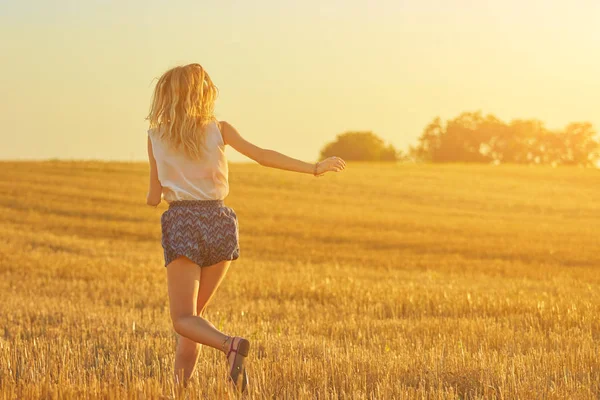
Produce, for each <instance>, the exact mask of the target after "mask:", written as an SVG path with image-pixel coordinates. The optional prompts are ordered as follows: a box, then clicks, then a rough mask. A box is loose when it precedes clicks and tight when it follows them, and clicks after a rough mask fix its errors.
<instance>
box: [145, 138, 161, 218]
mask: <svg viewBox="0 0 600 400" xmlns="http://www.w3.org/2000/svg"><path fill="white" fill-rule="evenodd" d="M148 161H149V162H150V182H149V188H148V195H147V196H146V204H148V205H149V206H154V207H156V206H157V205H159V204H160V201H161V197H162V185H161V184H160V181H159V180H158V169H157V168H156V160H155V159H154V153H153V152H152V141H151V140H150V136H148Z"/></svg>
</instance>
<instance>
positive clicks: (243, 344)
mask: <svg viewBox="0 0 600 400" xmlns="http://www.w3.org/2000/svg"><path fill="white" fill-rule="evenodd" d="M235 338H239V339H240V340H239V342H238V344H237V346H236V348H235V349H234V348H233V342H234V341H235ZM249 351H250V342H249V341H248V340H246V339H244V338H241V337H239V336H233V337H232V339H231V345H230V346H229V351H228V352H227V356H226V358H227V362H229V355H230V354H231V353H236V355H235V358H234V359H233V365H232V366H231V370H230V371H229V376H230V377H231V380H232V381H233V384H234V385H235V386H236V388H241V392H244V391H245V390H246V387H247V386H248V375H247V374H246V366H245V361H246V357H248V352H249ZM240 375H241V376H242V382H241V383H242V384H241V385H240V384H239V382H238V381H239V379H240Z"/></svg>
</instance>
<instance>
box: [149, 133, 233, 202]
mask: <svg viewBox="0 0 600 400" xmlns="http://www.w3.org/2000/svg"><path fill="white" fill-rule="evenodd" d="M148 135H149V137H150V140H151V141H152V150H153V153H154V158H155V159H156V166H157V170H158V179H159V181H160V183H161V186H162V188H163V189H162V193H163V198H164V200H165V201H166V202H168V203H170V202H171V201H175V200H222V199H224V198H225V197H227V195H228V194H229V182H228V173H229V171H228V166H227V158H226V157H225V142H224V141H223V136H222V134H221V131H220V130H219V127H218V125H217V123H216V122H215V121H213V122H211V123H209V124H208V125H206V127H205V128H204V137H205V139H206V140H205V146H203V147H202V149H203V154H202V158H201V159H200V160H193V159H191V158H189V157H188V156H186V155H185V154H184V153H183V152H182V151H180V150H175V149H171V148H170V147H169V145H168V143H167V142H165V141H164V140H163V139H161V138H160V134H159V132H158V130H157V129H156V128H152V129H149V130H148Z"/></svg>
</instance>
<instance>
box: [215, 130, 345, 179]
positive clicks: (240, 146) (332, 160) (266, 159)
mask: <svg viewBox="0 0 600 400" xmlns="http://www.w3.org/2000/svg"><path fill="white" fill-rule="evenodd" d="M220 126H221V133H222V134H223V140H224V142H225V144H228V145H230V146H231V147H233V148H234V149H235V150H237V151H239V152H240V153H242V154H243V155H245V156H246V157H249V158H251V159H253V160H254V161H256V162H257V163H259V164H260V165H264V166H265V167H271V168H277V169H284V170H286V171H294V172H301V173H306V174H312V173H314V171H315V164H312V163H307V162H305V161H301V160H298V159H295V158H292V157H288V156H286V155H285V154H281V153H279V152H277V151H275V150H268V149H262V148H260V147H258V146H256V145H254V144H252V143H250V142H248V141H247V140H246V139H244V138H243V137H242V136H241V135H240V134H239V132H238V131H237V130H236V129H235V128H234V127H233V126H232V125H231V124H229V123H227V122H225V121H220ZM345 167H346V162H345V161H344V160H342V159H341V158H339V157H329V158H327V159H325V160H323V161H320V162H319V163H317V175H323V174H324V173H326V172H329V171H335V172H339V171H342V170H344V168H345Z"/></svg>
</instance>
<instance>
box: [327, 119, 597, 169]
mask: <svg viewBox="0 0 600 400" xmlns="http://www.w3.org/2000/svg"><path fill="white" fill-rule="evenodd" d="M331 155H337V156H340V157H342V158H344V159H346V160H348V161H401V160H412V161H422V162H434V163H445V162H465V163H517V164H551V165H581V166H593V165H596V163H597V162H598V161H599V160H600V142H599V141H598V139H597V136H596V131H595V129H594V127H593V126H592V124H590V123H589V122H574V123H570V124H568V125H567V126H566V127H565V128H564V129H561V130H557V131H553V130H549V129H547V128H546V127H545V125H544V123H543V122H541V121H539V120H534V119H532V120H522V119H515V120H512V121H510V122H508V123H506V122H504V121H501V120H500V119H498V118H497V117H495V116H494V115H491V114H488V115H485V116H484V115H482V113H481V112H480V111H477V112H465V113H462V114H460V115H459V116H458V117H456V118H454V119H451V120H448V121H446V122H445V123H443V122H442V121H441V119H440V118H439V117H437V118H435V119H433V121H432V122H431V123H430V124H428V125H427V126H426V127H425V129H424V130H423V132H422V133H421V136H420V137H419V138H418V142H417V144H416V145H415V146H411V147H410V148H409V150H408V151H407V152H406V153H405V152H402V151H400V150H397V149H396V148H394V147H393V146H392V145H386V144H385V143H384V141H383V140H382V139H381V138H379V137H378V136H377V135H375V134H374V133H373V132H346V133H343V134H341V135H338V136H337V137H336V140H335V141H333V142H331V143H328V144H327V145H325V147H324V148H323V149H322V151H321V157H322V158H326V157H329V156H331Z"/></svg>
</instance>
